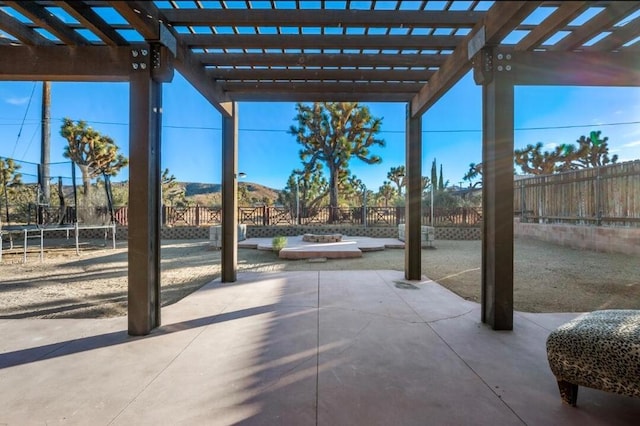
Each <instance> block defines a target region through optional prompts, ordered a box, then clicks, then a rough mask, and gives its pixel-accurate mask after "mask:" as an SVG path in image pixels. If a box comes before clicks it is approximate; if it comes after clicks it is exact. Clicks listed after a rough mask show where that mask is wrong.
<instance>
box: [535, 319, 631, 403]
mask: <svg viewBox="0 0 640 426" xmlns="http://www.w3.org/2000/svg"><path fill="white" fill-rule="evenodd" d="M547 358H548V359H549V366H550V367H551V371H552V372H553V374H554V375H555V376H556V379H557V380H558V387H559V388H560V396H561V398H562V400H563V401H564V402H566V403H567V404H570V405H573V406H574V407H575V405H576V401H577V397H578V386H586V387H589V388H594V389H600V390H603V391H608V392H615V393H618V394H621V395H628V396H635V397H640V310H604V311H594V312H591V313H588V314H584V315H581V316H580V317H578V318H576V319H574V320H573V321H570V322H568V323H566V324H564V325H562V326H560V327H559V328H558V329H557V330H555V331H553V332H552V333H551V334H550V335H549V337H548V339H547Z"/></svg>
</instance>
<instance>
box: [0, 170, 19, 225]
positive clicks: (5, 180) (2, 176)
mask: <svg viewBox="0 0 640 426" xmlns="http://www.w3.org/2000/svg"><path fill="white" fill-rule="evenodd" d="M19 169H20V165H19V164H16V163H15V161H13V160H12V159H10V158H7V159H3V158H0V190H1V191H2V194H0V199H3V200H4V209H5V215H6V221H7V222H9V197H10V196H12V195H14V194H15V191H16V189H17V187H19V186H21V185H22V175H21V174H20V173H18V170H19Z"/></svg>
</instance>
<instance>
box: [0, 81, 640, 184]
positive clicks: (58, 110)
mask: <svg viewBox="0 0 640 426" xmlns="http://www.w3.org/2000/svg"><path fill="white" fill-rule="evenodd" d="M41 90H42V89H41V83H39V82H38V83H33V82H0V156H2V157H11V158H15V159H17V160H22V161H29V162H38V161H39V158H40V152H39V145H40V125H39V121H40V109H41ZM163 90H164V93H163V96H164V116H163V135H162V138H163V139H162V157H163V158H162V163H163V168H164V167H168V168H169V170H170V171H171V173H173V174H174V175H175V176H176V177H177V179H178V180H180V181H190V182H209V183H219V182H220V180H221V130H220V128H221V117H220V114H219V113H218V112H217V111H216V110H215V109H214V108H213V107H212V106H211V105H210V104H209V103H208V102H206V101H205V100H204V99H203V98H202V97H201V96H200V95H199V94H198V93H197V92H196V91H195V90H194V89H193V88H191V86H190V85H189V84H188V83H187V82H186V81H185V80H184V79H183V78H182V77H181V76H180V75H179V74H178V73H176V75H175V77H174V80H173V82H172V83H169V84H165V85H164V89H163ZM32 92H33V96H31V94H32ZM515 93H516V98H515V105H516V111H515V128H516V132H515V145H516V148H518V147H523V146H525V145H527V144H529V143H536V142H542V143H543V144H545V145H546V146H548V148H552V147H553V146H555V144H561V143H573V142H575V141H576V139H578V138H579V137H580V136H581V135H588V134H589V132H590V131H592V130H601V131H602V133H603V135H605V136H608V137H609V146H610V151H611V153H612V154H618V155H619V157H620V160H621V161H628V160H635V159H640V88H612V87H607V88H587V87H517V88H516V92H515ZM367 105H368V106H369V108H370V109H371V112H372V114H373V115H374V116H377V117H382V118H383V124H382V132H381V135H380V136H381V137H382V138H384V139H385V141H386V146H385V147H384V148H380V149H376V150H375V153H376V154H379V155H380V156H381V157H382V158H383V162H382V164H380V165H375V166H370V165H366V164H363V163H359V162H357V161H354V162H353V163H352V167H351V170H352V172H353V173H354V174H356V175H357V176H358V177H360V178H361V179H363V181H364V182H365V184H366V185H367V187H369V188H370V189H373V190H377V188H378V187H379V186H380V185H382V183H383V181H384V180H385V179H386V174H387V172H388V171H389V169H390V168H391V167H394V166H398V165H402V164H404V161H405V158H404V155H405V154H404V143H405V134H404V131H405V116H406V113H405V104H401V103H367ZM128 108H129V93H128V84H126V83H67V82H56V83H53V84H52V107H51V117H52V123H51V140H52V148H51V161H52V162H57V161H65V160H64V158H63V157H62V152H63V147H64V145H65V144H66V142H65V141H64V140H63V139H62V138H61V137H60V136H59V129H60V124H61V120H62V118H63V117H70V118H72V119H74V120H78V119H84V120H86V121H87V122H89V124H90V125H92V126H93V127H94V128H95V129H97V130H99V131H100V132H101V133H103V134H106V135H109V136H111V137H112V138H113V139H114V140H115V141H116V143H117V144H118V145H119V146H120V148H121V149H122V151H123V152H124V154H125V155H128V145H129V141H128V127H127V125H128V120H129V116H128ZM294 116H295V104H294V103H246V102H244V103H240V104H239V128H240V132H239V170H240V171H242V172H245V173H246V174H247V178H246V181H250V182H257V183H261V184H263V185H267V186H270V187H273V188H276V189H282V188H283V187H284V186H285V184H286V179H287V177H288V176H289V174H290V173H291V171H292V170H293V169H295V168H299V167H300V160H299V158H298V150H299V145H298V144H297V143H296V142H295V138H294V137H293V136H291V135H289V134H287V129H288V128H289V127H290V126H291V125H292V124H294V121H293V118H294ZM481 118H482V102H481V88H480V87H479V86H476V85H475V84H474V82H473V79H472V77H471V75H467V76H466V77H465V78H463V79H462V80H461V81H460V82H459V83H458V84H457V85H456V86H455V87H454V88H453V89H452V90H451V91H450V92H449V93H447V94H446V95H445V96H444V97H443V98H442V99H441V100H440V101H439V102H438V103H437V104H436V105H435V106H433V107H432V108H431V109H430V110H429V111H427V112H426V113H425V115H424V116H423V131H424V133H423V174H424V175H429V174H430V168H431V162H432V161H433V159H434V158H436V159H437V162H438V164H441V163H442V164H443V170H444V177H445V179H448V180H449V181H450V183H451V184H455V185H457V184H458V183H459V182H460V181H461V180H462V176H463V175H464V173H465V172H466V171H467V170H468V166H469V163H471V162H480V161H481V148H482V144H481V138H482V133H481V131H480V129H481V125H482V121H481ZM23 120H24V125H23V126H22V129H21V123H22V122H23ZM615 123H633V124H618V125H611V124H615ZM18 134H20V136H18ZM35 170H36V169H35V166H32V165H29V164H23V168H22V170H21V171H22V172H23V173H24V174H26V175H28V174H31V173H33V174H35ZM51 174H52V176H58V175H60V176H63V177H67V176H70V169H69V166H68V165H54V166H52V171H51ZM25 178H26V179H25V180H28V176H25ZM127 178H128V172H127V170H125V171H123V172H122V173H121V174H120V175H118V176H117V177H116V178H115V179H114V180H116V181H119V180H126V179H127Z"/></svg>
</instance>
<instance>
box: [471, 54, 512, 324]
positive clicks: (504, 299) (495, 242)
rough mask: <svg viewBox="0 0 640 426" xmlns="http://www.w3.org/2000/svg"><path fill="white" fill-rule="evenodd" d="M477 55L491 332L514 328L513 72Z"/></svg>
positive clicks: (485, 298)
mask: <svg viewBox="0 0 640 426" xmlns="http://www.w3.org/2000/svg"><path fill="white" fill-rule="evenodd" d="M480 55H481V56H482V60H481V65H480V66H479V67H478V68H477V69H476V70H475V71H476V73H475V77H476V82H480V83H481V84H482V85H483V86H482V101H483V105H482V108H483V111H482V122H483V123H482V127H483V129H482V164H483V177H482V180H483V185H482V203H483V237H482V238H483V239H482V322H485V323H488V324H489V325H491V327H492V328H493V329H494V330H512V329H513V211H514V209H513V191H514V184H513V176H514V175H513V168H514V164H513V115H514V112H513V109H514V105H513V104H514V99H513V82H512V77H511V75H512V72H513V70H512V69H511V66H510V65H509V63H508V61H506V58H505V55H504V54H502V53H500V52H498V51H497V50H496V49H495V48H492V47H489V48H484V49H483V50H482V52H481V53H480ZM478 80H480V81H478Z"/></svg>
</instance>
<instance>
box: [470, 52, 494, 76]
mask: <svg viewBox="0 0 640 426" xmlns="http://www.w3.org/2000/svg"><path fill="white" fill-rule="evenodd" d="M493 72H494V68H493V48H491V47H485V48H482V49H481V50H480V52H478V54H476V55H475V56H474V58H473V80H474V81H475V82H476V84H479V85H482V84H488V83H491V81H492V80H493Z"/></svg>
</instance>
